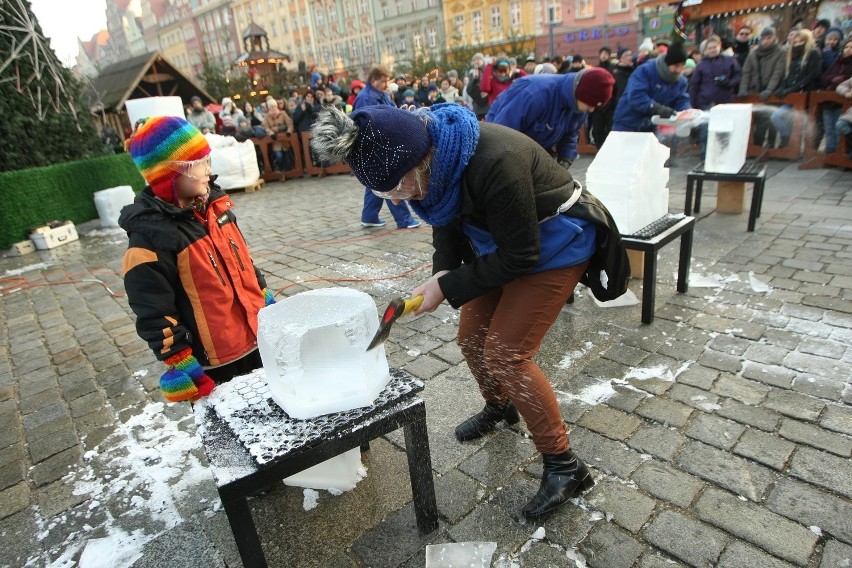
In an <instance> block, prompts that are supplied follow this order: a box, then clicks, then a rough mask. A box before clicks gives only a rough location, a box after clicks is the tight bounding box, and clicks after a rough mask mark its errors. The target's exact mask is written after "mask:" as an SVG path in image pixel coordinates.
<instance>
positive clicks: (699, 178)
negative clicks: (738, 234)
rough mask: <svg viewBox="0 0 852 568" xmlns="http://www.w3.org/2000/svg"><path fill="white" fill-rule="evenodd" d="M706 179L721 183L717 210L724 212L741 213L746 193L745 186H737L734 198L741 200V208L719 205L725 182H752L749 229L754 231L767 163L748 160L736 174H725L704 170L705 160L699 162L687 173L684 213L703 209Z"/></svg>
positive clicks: (761, 202)
mask: <svg viewBox="0 0 852 568" xmlns="http://www.w3.org/2000/svg"><path fill="white" fill-rule="evenodd" d="M705 181H717V182H720V183H719V194H718V196H717V210H718V211H720V212H723V213H739V212H741V211H742V202H743V196H744V194H745V189H744V186H743V187H742V188H735V190H734V196H735V197H734V198H733V199H734V200H736V199H738V200H739V208H734V207H727V208H721V207H719V206H718V205H720V204H721V202H722V199H723V198H722V195H723V186H722V184H723V183H735V184H736V183H739V184H745V183H751V184H753V185H754V189H753V190H752V193H751V207H750V208H749V213H748V231H749V232H753V231H754V225H755V223H756V222H757V218H758V217H760V208H761V206H762V205H763V188H764V185H765V184H766V165H765V164H762V163H758V162H746V163H745V164H744V165H743V167H742V168H740V171H739V172H737V173H735V174H723V173H716V172H706V171H704V162H701V163H700V164H698V165H697V166H696V167H695V168H693V169H692V171H690V172H689V173H688V174H686V203H685V204H684V207H683V213H684V215H692V212H693V211H695V213H698V212H699V211H701V190H702V188H703V186H704V182H705ZM693 189H694V190H695V206H694V207H693Z"/></svg>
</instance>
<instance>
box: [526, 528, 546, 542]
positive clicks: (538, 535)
mask: <svg viewBox="0 0 852 568" xmlns="http://www.w3.org/2000/svg"><path fill="white" fill-rule="evenodd" d="M546 536H547V533H546V532H545V530H544V527H538V528H537V529H535V532H534V533H532V535H530V538H531V539H533V540H544V537H546Z"/></svg>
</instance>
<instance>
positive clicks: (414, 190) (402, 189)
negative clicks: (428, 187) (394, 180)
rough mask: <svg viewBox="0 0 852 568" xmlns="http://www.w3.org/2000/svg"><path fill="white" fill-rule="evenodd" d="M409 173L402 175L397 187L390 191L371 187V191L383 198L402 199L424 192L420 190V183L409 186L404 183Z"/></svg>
mask: <svg viewBox="0 0 852 568" xmlns="http://www.w3.org/2000/svg"><path fill="white" fill-rule="evenodd" d="M408 175H410V172H409V174H405V175H404V176H402V179H400V180H399V183H398V184H396V187H395V188H393V189H391V190H389V191H379V190H377V189H371V190H370V191H372V192H373V195H375V196H376V197H381V198H382V199H399V200H400V201H404V200H406V199H411V198H412V197H417V196H419V195H422V193H423V192H422V191H421V190H420V187H419V184H416V183H412V184H410V185H408V186H407V187H406V186H404V185H403V182H404V181H405V178H406V176H408Z"/></svg>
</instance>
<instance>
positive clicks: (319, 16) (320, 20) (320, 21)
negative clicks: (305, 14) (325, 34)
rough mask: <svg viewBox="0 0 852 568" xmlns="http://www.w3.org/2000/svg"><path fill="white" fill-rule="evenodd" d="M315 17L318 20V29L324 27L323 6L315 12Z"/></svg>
mask: <svg viewBox="0 0 852 568" xmlns="http://www.w3.org/2000/svg"><path fill="white" fill-rule="evenodd" d="M315 17H316V20H317V27H322V26H324V25H325V10H324V9H323V7H322V6H319V7H317V11H316V12H315Z"/></svg>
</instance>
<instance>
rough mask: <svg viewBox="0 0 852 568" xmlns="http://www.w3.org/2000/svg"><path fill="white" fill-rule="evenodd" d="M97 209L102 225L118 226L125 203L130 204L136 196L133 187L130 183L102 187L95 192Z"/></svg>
mask: <svg viewBox="0 0 852 568" xmlns="http://www.w3.org/2000/svg"><path fill="white" fill-rule="evenodd" d="M94 198H95V209H97V210H98V217H99V218H100V220H101V227H118V217H119V215H120V214H121V209H122V208H123V207H124V206H125V205H130V204H131V203H133V200H134V199H135V198H136V194H135V193H133V188H132V187H130V186H129V185H119V186H118V187H111V188H109V189H102V190H100V191H96V192H95V193H94Z"/></svg>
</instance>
